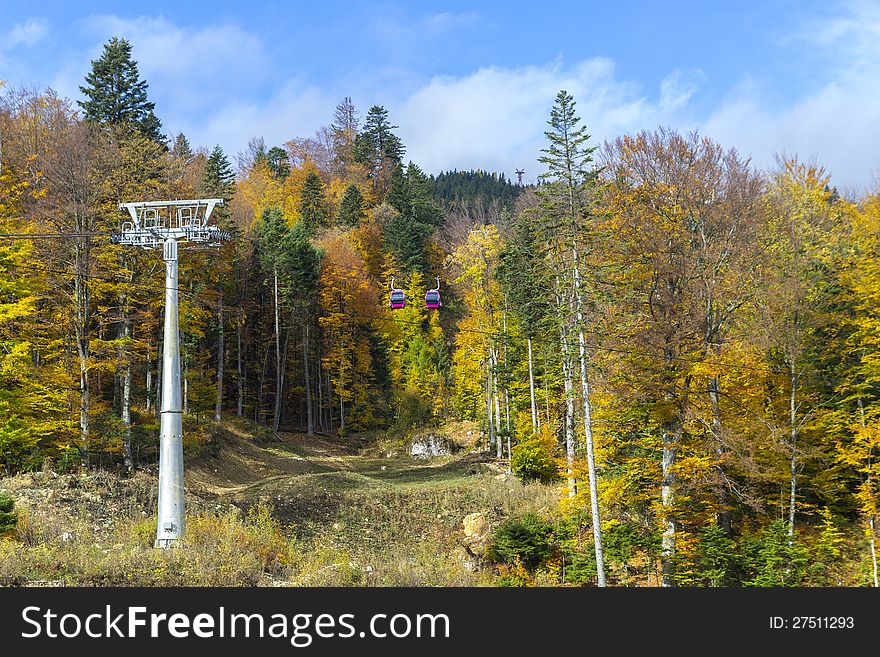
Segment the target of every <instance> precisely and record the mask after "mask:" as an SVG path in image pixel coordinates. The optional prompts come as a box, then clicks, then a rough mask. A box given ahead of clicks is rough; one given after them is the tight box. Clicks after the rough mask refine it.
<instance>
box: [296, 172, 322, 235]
mask: <svg viewBox="0 0 880 657" xmlns="http://www.w3.org/2000/svg"><path fill="white" fill-rule="evenodd" d="M299 212H300V216H301V217H302V220H303V223H304V224H305V225H306V227H307V228H308V229H309V231H311V232H314V231H315V230H316V229H317V228H318V227H319V226H323V225H324V224H325V223H326V222H327V199H326V198H325V197H324V183H323V182H322V181H321V176H319V175H318V174H317V173H316V172H315V171H309V175H308V176H306V179H305V182H304V183H303V187H302V192H301V197H300V204H299Z"/></svg>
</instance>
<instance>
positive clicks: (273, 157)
mask: <svg viewBox="0 0 880 657" xmlns="http://www.w3.org/2000/svg"><path fill="white" fill-rule="evenodd" d="M266 165H267V166H268V167H269V171H271V172H272V175H273V176H275V177H276V178H278V179H279V180H284V179H285V178H287V176H288V175H289V174H290V162H289V161H288V158H287V151H285V150H284V149H283V148H281V147H280V146H273V147H272V148H270V149H269V152H268V153H266Z"/></svg>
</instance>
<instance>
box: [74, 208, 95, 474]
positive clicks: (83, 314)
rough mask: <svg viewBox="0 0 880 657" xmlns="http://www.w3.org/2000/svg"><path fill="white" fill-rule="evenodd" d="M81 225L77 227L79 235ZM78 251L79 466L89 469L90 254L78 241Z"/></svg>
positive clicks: (76, 315) (75, 311) (76, 317)
mask: <svg viewBox="0 0 880 657" xmlns="http://www.w3.org/2000/svg"><path fill="white" fill-rule="evenodd" d="M79 231H80V226H79V225H77V232H79ZM74 248H75V271H76V275H75V278H74V306H75V308H74V332H75V337H76V351H77V355H78V356H79V450H80V464H81V465H82V467H83V468H88V467H89V432H90V428H91V427H90V424H89V413H90V410H91V390H90V389H89V336H88V330H89V303H90V298H89V296H90V295H89V288H88V282H87V280H86V267H87V259H88V253H87V252H86V249H85V248H84V247H83V245H82V243H81V242H80V241H79V240H77V243H76V246H75V247H74Z"/></svg>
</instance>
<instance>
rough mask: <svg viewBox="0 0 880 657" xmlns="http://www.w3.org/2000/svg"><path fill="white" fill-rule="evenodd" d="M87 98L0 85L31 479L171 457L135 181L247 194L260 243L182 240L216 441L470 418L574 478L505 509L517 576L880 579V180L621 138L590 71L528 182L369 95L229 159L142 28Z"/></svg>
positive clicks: (192, 389) (7, 346)
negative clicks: (220, 431) (303, 129)
mask: <svg viewBox="0 0 880 657" xmlns="http://www.w3.org/2000/svg"><path fill="white" fill-rule="evenodd" d="M81 90H82V92H83V95H84V98H85V100H84V101H81V102H79V103H75V102H73V101H70V100H68V99H66V98H63V97H61V96H59V95H58V94H57V93H55V92H54V91H53V90H51V89H45V90H34V89H27V88H21V87H15V86H13V85H10V84H8V83H7V84H6V85H4V86H3V87H2V88H0V94H2V95H0V140H2V141H0V144H2V146H0V149H2V150H0V480H2V478H4V477H7V478H8V477H13V476H17V475H20V474H21V473H27V472H37V471H41V470H46V469H54V470H55V471H57V472H86V471H107V472H111V473H114V476H118V477H122V478H124V477H129V476H132V474H133V473H134V472H136V471H138V470H139V469H142V468H144V467H147V466H149V465H150V464H154V463H155V462H156V460H157V458H158V427H159V420H158V415H157V413H158V410H159V407H160V400H159V399H158V395H159V394H160V392H161V384H160V381H161V379H162V371H161V363H162V348H163V345H162V322H163V301H164V271H165V268H164V264H163V261H162V253H161V249H160V250H159V251H158V252H157V251H155V250H153V251H146V250H140V249H133V248H129V247H123V246H120V245H118V244H115V243H114V241H113V240H111V239H110V236H111V235H113V234H115V233H118V231H119V229H120V223H121V221H123V220H124V219H125V215H123V213H121V212H120V210H119V209H118V206H119V204H120V203H125V202H131V201H141V200H144V201H153V200H166V199H205V198H219V199H222V200H223V201H224V204H223V205H222V206H218V207H217V208H216V209H215V211H214V214H213V215H212V223H213V224H216V225H217V226H219V227H220V228H221V229H223V230H225V231H228V232H229V233H230V234H231V236H232V239H231V240H229V241H228V242H226V243H224V244H223V245H222V246H220V247H207V246H197V245H192V246H190V247H186V245H182V247H181V257H180V271H181V274H180V289H179V292H180V333H181V335H180V339H181V354H182V375H183V386H184V396H183V400H184V430H185V445H186V447H187V449H195V448H197V447H198V444H199V442H200V441H204V440H205V439H206V437H207V436H208V434H209V432H210V427H211V426H212V425H213V424H215V423H218V422H221V421H224V419H225V418H238V419H241V420H242V421H244V420H246V421H248V422H251V423H253V424H254V425H255V426H257V425H258V426H261V427H265V428H266V429H267V430H270V431H275V432H278V431H288V432H296V433H301V434H303V435H305V436H315V435H319V436H332V437H334V438H335V439H339V440H341V441H362V440H368V439H370V438H371V437H376V436H387V435H401V436H403V435H408V434H410V433H412V432H414V431H417V430H420V429H423V428H425V427H443V426H447V425H450V424H451V423H455V422H468V423H471V424H472V425H473V426H474V427H475V430H476V431H477V433H478V449H479V451H480V453H482V454H483V455H484V456H485V458H487V459H491V460H493V461H496V462H498V463H501V464H504V465H505V466H506V467H508V468H509V469H510V471H512V473H513V474H514V475H515V476H516V477H518V478H519V479H520V480H522V481H523V482H536V483H537V484H541V485H544V486H548V487H552V488H553V489H554V490H558V492H559V494H558V498H557V499H556V501H555V502H554V503H553V505H552V507H551V508H549V509H546V508H545V509H544V510H543V513H538V512H536V513H529V514H526V515H525V516H522V517H519V518H510V519H508V520H506V521H505V522H504V523H501V524H500V526H499V527H497V528H496V534H495V540H494V542H493V543H492V544H491V545H490V546H489V548H488V551H487V555H488V556H487V557H486V558H487V559H489V560H490V561H494V562H495V563H498V564H502V566H503V572H502V575H503V578H502V579H503V580H504V581H503V582H502V583H508V584H514V585H515V584H517V583H520V584H521V583H523V582H531V581H533V578H534V577H535V573H536V572H537V571H539V570H541V571H542V572H545V573H550V575H548V577H549V580H546V581H554V582H555V581H556V580H554V579H553V576H552V574H553V573H554V572H555V571H554V569H557V568H561V567H562V566H561V565H560V564H565V568H566V572H567V573H568V574H567V576H566V579H565V582H566V583H579V584H587V585H598V586H605V585H627V583H628V581H629V578H630V577H632V576H634V575H633V573H635V572H636V571H637V570H639V569H642V570H651V571H655V572H656V574H657V579H656V582H657V583H658V584H661V585H664V586H739V585H753V586H754V585H758V586H789V585H800V586H807V585H809V586H843V585H846V586H874V587H877V586H878V570H877V555H876V533H877V528H876V521H877V516H878V502H880V486H878V475H880V465H878V456H880V337H878V336H880V191H878V192H877V193H874V194H867V195H864V196H863V197H860V198H848V197H847V195H846V194H843V195H842V194H840V193H839V192H838V191H837V189H836V188H835V186H834V185H833V183H832V179H831V174H830V172H828V171H826V170H825V169H824V168H823V167H822V166H821V164H819V163H817V162H813V161H803V160H801V159H798V158H797V157H782V156H780V157H778V158H777V160H776V165H775V167H773V168H771V169H770V170H760V169H758V168H756V167H755V166H753V164H752V163H751V162H750V159H749V157H748V156H747V155H744V154H742V153H739V152H737V150H736V149H735V148H731V147H725V146H722V145H721V144H719V143H717V142H715V141H713V139H712V138H711V136H709V135H700V134H697V133H686V134H682V133H679V132H678V131H675V130H672V129H668V128H663V127H659V128H657V129H652V130H645V131H642V132H639V133H637V134H628V135H621V136H618V137H616V138H613V139H610V140H609V141H606V142H604V143H596V142H594V141H592V137H591V136H590V135H589V134H588V130H587V129H588V126H589V119H590V117H588V116H586V117H581V116H579V115H578V112H577V107H576V99H575V98H573V97H572V96H571V95H570V94H568V93H567V92H566V91H560V92H559V94H558V95H557V96H556V97H555V99H550V98H548V99H547V102H548V106H549V105H550V104H551V103H552V109H551V110H550V112H549V114H548V120H547V126H546V141H545V144H544V148H543V150H542V152H541V156H540V158H539V161H537V162H533V163H524V166H525V167H526V168H531V169H533V170H541V171H543V173H542V174H541V175H540V183H539V184H537V185H521V184H516V183H513V182H512V181H511V180H510V179H509V178H508V177H506V175H505V174H504V173H493V172H487V171H482V170H470V171H447V172H440V173H436V174H430V175H429V174H427V173H425V172H424V171H423V170H422V169H420V167H419V166H418V163H415V162H412V161H409V160H408V159H407V157H406V145H405V144H404V143H403V142H402V140H401V139H400V137H398V135H397V134H396V133H395V130H396V129H397V126H395V125H394V124H393V116H392V115H391V113H390V112H389V111H388V110H387V109H386V108H385V107H384V106H382V105H380V104H375V105H373V106H371V107H370V108H369V109H366V111H364V110H363V109H362V108H357V107H355V106H354V104H353V102H352V100H351V99H350V98H348V97H346V98H344V99H341V100H340V102H339V104H338V105H337V106H336V109H335V112H334V113H333V114H332V116H329V117H328V124H327V125H326V126H325V127H322V128H320V129H319V130H318V131H317V132H315V133H314V134H311V135H306V136H293V135H291V138H290V140H289V141H286V142H285V143H282V144H267V143H265V141H264V140H263V138H261V137H259V136H256V137H254V138H253V139H252V140H251V141H250V143H249V145H248V147H247V148H246V149H245V150H244V151H242V152H240V153H237V154H234V155H233V156H232V159H230V154H227V153H225V152H224V151H223V149H222V148H221V147H220V146H213V147H212V146H209V145H205V146H203V145H194V144H191V143H190V142H189V141H188V139H187V137H186V136H185V135H183V134H178V135H165V134H163V133H162V130H163V128H162V122H161V120H160V118H159V117H158V115H157V113H156V107H155V105H154V103H152V102H151V101H150V100H149V97H148V87H147V83H146V81H145V80H143V79H141V78H140V75H139V73H138V69H137V63H136V62H135V61H134V60H133V59H132V57H131V45H130V44H129V43H128V42H127V41H125V40H124V39H113V40H111V41H109V42H108V43H106V44H105V45H104V51H103V53H102V55H101V57H100V58H99V59H97V60H95V61H93V62H92V69H91V70H90V71H88V72H84V77H83V86H82V87H81ZM377 101H378V99H377ZM378 102H381V101H378ZM292 129H295V128H292ZM233 161H234V162H233ZM508 175H509V172H508ZM392 281H393V282H394V287H395V288H399V289H402V290H403V291H404V292H405V296H406V305H405V307H404V308H400V309H391V308H390V307H389V294H390V292H391V289H392ZM437 288H439V293H440V296H441V298H442V305H441V306H440V307H439V308H437V309H428V308H426V305H425V303H424V299H425V294H426V292H427V291H428V290H430V289H437ZM352 444H353V443H352Z"/></svg>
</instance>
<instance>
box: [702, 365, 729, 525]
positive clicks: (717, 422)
mask: <svg viewBox="0 0 880 657" xmlns="http://www.w3.org/2000/svg"><path fill="white" fill-rule="evenodd" d="M707 391H708V393H709V408H710V409H711V411H712V439H713V441H714V443H715V454H716V456H717V457H718V459H719V461H720V460H721V459H722V458H723V457H724V453H725V448H724V443H723V436H722V424H721V403H720V397H721V381H720V379H719V377H718V376H712V377H709V381H708V383H707ZM720 467H721V464H720V463H719V468H720ZM720 502H721V507H722V510H721V511H720V512H719V513H718V526H719V527H720V528H721V529H722V530H723V531H724V533H725V534H726V535H727V536H730V535H731V534H732V533H733V520H732V518H731V514H730V510H729V507H730V496H729V494H728V492H727V487H726V486H725V485H724V483H723V482H722V485H721V499H720Z"/></svg>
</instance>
